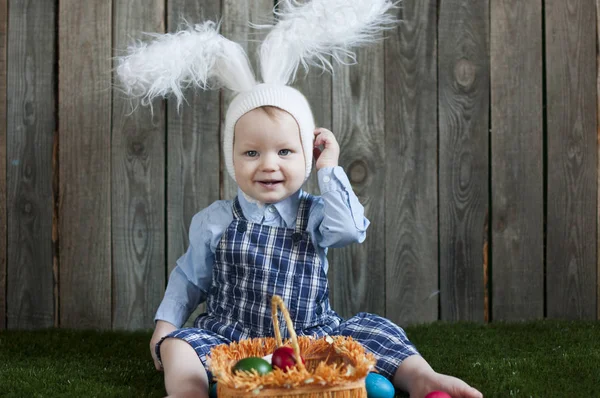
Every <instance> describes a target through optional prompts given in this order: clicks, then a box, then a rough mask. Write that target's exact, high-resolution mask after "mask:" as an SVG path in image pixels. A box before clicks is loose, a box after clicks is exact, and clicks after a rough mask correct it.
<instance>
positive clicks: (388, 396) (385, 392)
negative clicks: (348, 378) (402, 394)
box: [365, 373, 396, 398]
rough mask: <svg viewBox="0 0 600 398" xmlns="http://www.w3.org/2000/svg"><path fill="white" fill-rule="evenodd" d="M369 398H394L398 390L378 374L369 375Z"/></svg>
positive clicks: (367, 384)
mask: <svg viewBox="0 0 600 398" xmlns="http://www.w3.org/2000/svg"><path fill="white" fill-rule="evenodd" d="M365 387H366V388H367V397H368V398H394V395H395V394H396V389H395V388H394V386H393V385H392V383H391V382H390V381H389V380H388V379H386V378H385V377H383V376H382V375H380V374H377V373H369V374H368V375H367V379H366V380H365Z"/></svg>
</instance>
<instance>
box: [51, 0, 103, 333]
mask: <svg viewBox="0 0 600 398" xmlns="http://www.w3.org/2000/svg"><path fill="white" fill-rule="evenodd" d="M111 4H112V1H111V0H98V1H94V2H85V3H84V2H80V1H75V0H64V1H60V2H59V17H58V22H59V30H58V32H59V33H58V34H59V71H58V73H59V76H58V78H59V105H58V117H59V135H60V150H59V170H60V177H59V178H60V182H59V186H60V188H59V217H60V219H59V234H60V238H59V239H60V326H61V327H65V328H100V329H109V328H110V327H111V247H110V244H111V218H110V216H111V210H110V199H111V194H110V187H111V184H110V174H111V172H110V124H111V56H112V49H111V37H112V35H111V26H112V25H111V23H112V9H111Z"/></svg>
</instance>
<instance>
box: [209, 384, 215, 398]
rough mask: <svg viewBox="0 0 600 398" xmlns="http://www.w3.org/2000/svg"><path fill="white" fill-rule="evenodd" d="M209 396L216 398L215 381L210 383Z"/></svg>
mask: <svg viewBox="0 0 600 398" xmlns="http://www.w3.org/2000/svg"><path fill="white" fill-rule="evenodd" d="M208 396H209V398H217V383H210V388H209V389H208Z"/></svg>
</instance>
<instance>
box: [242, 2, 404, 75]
mask: <svg viewBox="0 0 600 398" xmlns="http://www.w3.org/2000/svg"><path fill="white" fill-rule="evenodd" d="M278 6H279V10H278V11H276V12H275V15H276V17H277V19H278V22H277V23H276V25H275V26H274V27H272V26H269V25H253V26H254V27H255V28H258V29H264V28H271V27H272V28H273V29H272V30H271V32H269V34H268V35H267V37H266V38H265V40H264V41H263V43H262V45H261V48H260V63H261V75H262V78H263V81H264V82H265V83H272V84H290V83H292V82H293V81H294V79H295V77H296V72H297V71H298V66H299V65H300V64H302V66H303V67H304V68H305V69H308V66H309V65H314V66H318V67H320V68H322V69H324V70H329V71H333V67H332V65H331V63H330V62H329V61H328V59H327V57H328V56H331V57H332V58H333V59H334V60H335V61H337V62H339V63H341V64H349V63H355V62H356V54H354V52H352V51H351V48H352V47H357V46H360V45H363V44H366V43H369V42H372V41H374V40H376V38H377V35H378V34H379V33H380V31H381V30H383V29H386V28H390V27H392V26H393V25H394V24H395V22H396V19H395V17H394V16H393V15H391V14H390V13H387V11H388V10H390V9H391V8H394V3H393V2H392V1H390V0H313V1H311V2H308V3H299V2H298V0H281V1H280V2H279V4H278ZM347 60H350V61H351V62H347Z"/></svg>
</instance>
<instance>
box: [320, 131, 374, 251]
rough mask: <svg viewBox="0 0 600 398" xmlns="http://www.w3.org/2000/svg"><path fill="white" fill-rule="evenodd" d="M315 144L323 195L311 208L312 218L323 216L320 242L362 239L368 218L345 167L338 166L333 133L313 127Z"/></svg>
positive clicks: (331, 244) (324, 244)
mask: <svg viewBox="0 0 600 398" xmlns="http://www.w3.org/2000/svg"><path fill="white" fill-rule="evenodd" d="M314 147H315V149H314V157H315V161H316V168H317V170H318V171H317V177H318V181H319V189H320V191H321V197H322V203H318V204H317V205H316V206H315V208H314V210H313V211H314V213H315V214H313V215H314V216H315V217H317V218H322V221H321V222H320V225H319V232H320V234H321V237H320V239H319V245H320V246H321V247H342V246H346V245H349V244H351V243H356V242H358V243H360V242H363V241H364V240H365V237H366V230H367V227H368V226H369V220H368V219H367V218H365V216H364V207H363V206H362V204H361V203H360V201H359V200H358V198H357V197H356V194H355V193H354V191H353V190H352V186H351V185H350V180H348V176H347V175H346V173H345V172H344V169H343V168H341V167H339V166H338V159H339V154H340V147H339V144H338V142H337V141H336V139H335V136H334V135H333V133H332V132H331V131H329V130H327V129H324V128H319V129H317V130H315V141H314ZM321 148H322V149H321Z"/></svg>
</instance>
